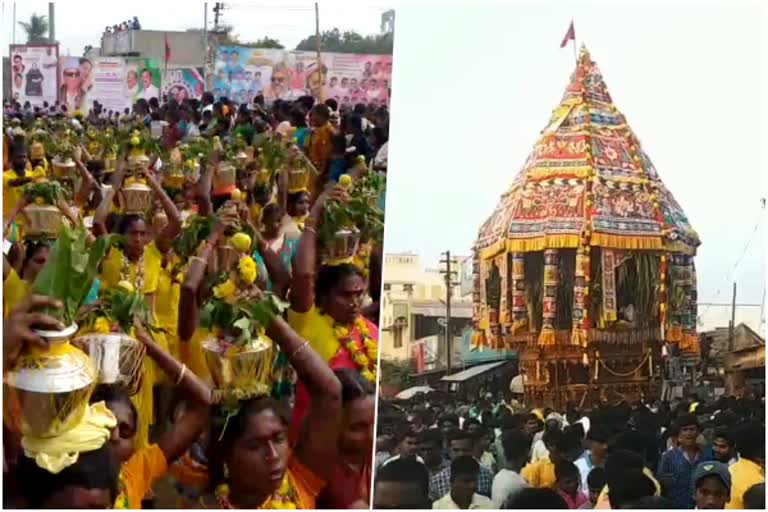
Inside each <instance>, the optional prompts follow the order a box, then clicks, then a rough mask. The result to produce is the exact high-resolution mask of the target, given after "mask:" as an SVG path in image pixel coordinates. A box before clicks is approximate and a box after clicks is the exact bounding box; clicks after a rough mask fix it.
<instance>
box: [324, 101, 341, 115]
mask: <svg viewBox="0 0 768 512" xmlns="http://www.w3.org/2000/svg"><path fill="white" fill-rule="evenodd" d="M325 105H326V106H327V107H328V108H329V109H331V110H332V111H334V112H336V111H337V110H339V102H338V101H336V100H335V99H333V98H328V99H327V100H325Z"/></svg>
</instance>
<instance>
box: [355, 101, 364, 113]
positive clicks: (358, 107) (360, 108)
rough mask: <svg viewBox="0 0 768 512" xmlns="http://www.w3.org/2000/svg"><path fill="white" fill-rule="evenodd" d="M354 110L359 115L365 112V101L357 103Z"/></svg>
mask: <svg viewBox="0 0 768 512" xmlns="http://www.w3.org/2000/svg"><path fill="white" fill-rule="evenodd" d="M352 112H354V113H355V114H359V115H364V114H365V103H358V104H356V105H355V108H353V109H352Z"/></svg>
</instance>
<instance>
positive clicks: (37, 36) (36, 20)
mask: <svg viewBox="0 0 768 512" xmlns="http://www.w3.org/2000/svg"><path fill="white" fill-rule="evenodd" d="M18 23H19V25H21V28H23V29H24V32H26V33H27V44H46V43H48V42H49V41H48V37H47V34H48V16H44V15H42V14H32V16H30V17H29V21H27V22H24V21H19V22H18Z"/></svg>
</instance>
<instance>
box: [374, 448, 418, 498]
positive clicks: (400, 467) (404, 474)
mask: <svg viewBox="0 0 768 512" xmlns="http://www.w3.org/2000/svg"><path fill="white" fill-rule="evenodd" d="M379 482H398V483H406V484H414V483H415V484H417V485H418V487H419V490H420V491H421V492H422V495H423V499H424V501H429V471H427V467H426V466H425V465H424V464H422V463H421V462H419V461H417V460H415V459H410V458H402V457H401V458H399V459H395V460H393V461H392V462H390V463H388V464H385V465H383V466H381V467H380V468H379V470H378V471H377V472H376V482H375V483H376V484H378V483H379Z"/></svg>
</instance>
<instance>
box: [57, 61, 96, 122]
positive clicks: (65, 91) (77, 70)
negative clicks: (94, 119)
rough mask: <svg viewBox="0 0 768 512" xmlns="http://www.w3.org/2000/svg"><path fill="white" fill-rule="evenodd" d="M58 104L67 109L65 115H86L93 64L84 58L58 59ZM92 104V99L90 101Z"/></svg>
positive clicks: (91, 84)
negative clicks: (76, 113) (77, 113)
mask: <svg viewBox="0 0 768 512" xmlns="http://www.w3.org/2000/svg"><path fill="white" fill-rule="evenodd" d="M59 72H60V78H59V84H60V86H59V92H58V99H59V102H60V103H61V104H62V105H64V106H66V107H67V113H68V114H70V115H72V114H74V113H75V112H81V113H83V114H85V113H87V112H88V110H89V109H90V103H89V100H88V96H89V95H90V93H91V90H92V89H93V63H92V62H91V60H90V59H86V58H84V57H61V58H60V59H59ZM90 102H91V103H92V102H93V99H91V100H90Z"/></svg>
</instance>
